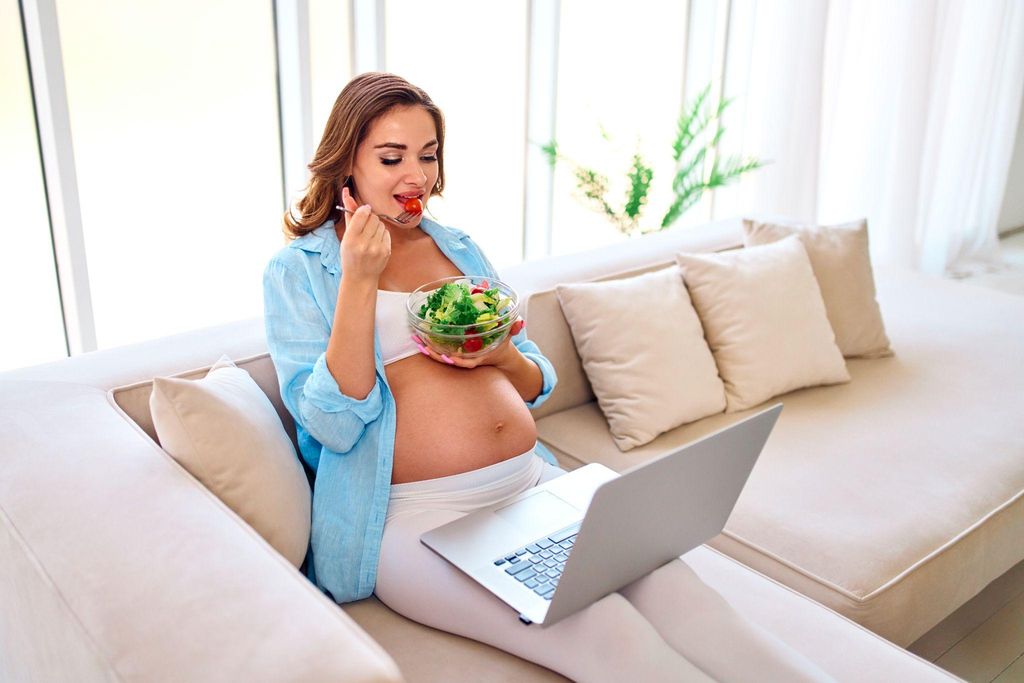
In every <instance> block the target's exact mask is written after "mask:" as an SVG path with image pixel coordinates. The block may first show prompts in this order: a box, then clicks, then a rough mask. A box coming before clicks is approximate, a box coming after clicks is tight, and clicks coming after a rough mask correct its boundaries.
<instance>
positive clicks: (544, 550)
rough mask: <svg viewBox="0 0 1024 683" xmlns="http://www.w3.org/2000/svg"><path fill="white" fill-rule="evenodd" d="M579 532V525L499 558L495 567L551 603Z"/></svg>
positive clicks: (495, 562)
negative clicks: (501, 568)
mask: <svg viewBox="0 0 1024 683" xmlns="http://www.w3.org/2000/svg"><path fill="white" fill-rule="evenodd" d="M579 530H580V525H579V523H577V524H573V525H572V526H570V527H568V528H566V529H562V530H561V531H559V532H558V533H555V534H551V535H550V536H545V537H543V538H540V539H538V540H536V541H534V542H533V543H530V544H527V545H524V546H523V547H522V548H519V549H517V550H515V551H513V552H510V553H508V554H507V555H504V556H503V557H499V558H498V559H496V560H495V561H494V566H496V567H505V573H506V574H508V575H509V576H511V577H512V578H514V579H515V580H516V581H519V582H520V583H521V584H523V585H524V586H526V587H527V588H529V589H530V590H532V591H533V592H534V593H536V594H537V595H539V596H541V597H542V598H544V599H545V600H550V599H551V596H552V595H554V594H555V587H557V586H558V581H559V580H560V579H561V578H562V570H563V569H565V561H566V560H568V559H569V553H570V552H571V551H572V547H573V545H575V543H576V534H577V533H579Z"/></svg>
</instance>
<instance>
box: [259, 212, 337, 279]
mask: <svg viewBox="0 0 1024 683" xmlns="http://www.w3.org/2000/svg"><path fill="white" fill-rule="evenodd" d="M337 263H338V236H337V233H335V232H334V222H333V221H327V222H326V223H324V224H323V225H321V226H320V227H318V228H316V229H315V230H313V231H312V232H308V233H306V234H305V235H302V236H301V237H296V238H295V239H293V240H291V241H290V242H289V243H288V244H286V245H285V246H283V247H281V248H280V249H279V250H278V251H277V252H276V253H275V254H274V255H273V256H271V257H270V262H269V263H268V264H267V270H268V271H269V270H273V269H280V268H285V269H288V270H292V271H299V272H303V271H304V272H307V273H308V272H309V271H310V266H317V265H325V266H327V265H329V264H337Z"/></svg>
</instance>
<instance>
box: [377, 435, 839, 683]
mask: <svg viewBox="0 0 1024 683" xmlns="http://www.w3.org/2000/svg"><path fill="white" fill-rule="evenodd" d="M561 474H564V472H563V470H561V469H559V468H557V467H553V466H551V465H549V464H547V463H545V462H544V461H543V460H542V459H541V458H540V457H538V456H536V455H535V454H534V453H533V451H532V450H531V451H530V452H528V453H524V454H522V455H520V456H517V457H515V458H512V459H510V460H506V461H504V462H501V463H498V464H496V465H492V466H490V467H485V468H482V469H479V470H474V471H472V472H466V473H464V474H458V475H454V476H450V477H442V478H439V479H430V480H427V481H421V482H412V483H408V484H397V485H394V486H392V498H391V503H390V505H389V506H388V516H387V521H386V522H385V526H384V538H383V541H382V546H381V555H380V565H379V568H378V571H377V587H376V591H375V592H376V594H377V597H378V598H380V600H381V602H383V603H384V604H385V605H387V606H388V607H390V608H391V609H393V610H394V611H396V612H398V613H399V614H402V615H404V616H405V617H407V618H409V619H412V620H413V621H417V622H419V623H421V624H425V625H427V626H431V627H433V628H437V629H441V630H443V631H448V632H450V633H455V634H458V635H461V636H465V637H467V638H471V639H473V640H477V641H480V642H483V643H487V644H489V645H492V646H494V647H497V648H499V649H501V650H504V651H506V652H509V653H512V654H514V655H517V656H519V657H522V658H523V659H527V660H529V661H532V662H535V663H537V664H540V665H541V666H545V667H547V668H549V669H552V670H554V671H557V672H558V673H560V674H562V675H563V676H566V677H568V678H570V679H572V680H575V681H624V680H626V681H628V680H637V681H707V680H718V681H748V680H757V681H786V682H787V683H788V682H790V681H793V682H795V681H823V680H831V679H830V678H829V677H828V676H827V675H826V674H825V673H824V672H822V671H821V670H820V669H818V667H817V666H815V665H814V664H813V663H812V662H810V661H809V660H807V659H805V658H804V657H803V656H802V655H801V654H799V653H798V652H796V651H794V650H792V649H791V648H790V647H789V646H787V645H786V644H785V643H783V642H782V641H780V640H778V639H777V638H775V637H774V636H772V635H771V634H770V633H768V632H767V631H765V630H763V629H762V628H761V627H760V626H758V625H756V624H754V623H752V622H750V621H748V620H747V619H745V618H744V617H743V616H741V615H739V614H738V613H736V612H735V611H734V610H733V609H732V607H731V606H730V605H729V604H728V603H727V602H726V601H725V600H724V599H723V598H722V597H721V596H720V595H719V594H718V593H716V592H715V591H714V590H712V589H711V588H710V587H708V586H707V585H706V584H705V583H704V582H702V581H701V580H700V578H698V577H697V575H696V574H695V573H694V572H693V571H692V570H691V569H690V568H689V567H688V566H687V565H686V564H685V563H683V562H681V561H679V560H674V561H672V562H670V563H668V564H667V565H665V566H663V567H661V568H660V569H657V570H655V571H653V572H651V573H650V574H648V575H647V576H645V577H643V578H641V579H638V580H637V581H635V582H633V583H632V584H630V585H628V586H626V587H625V588H623V589H622V590H620V591H619V592H617V593H612V594H611V595H608V596H606V597H604V598H602V599H601V600H598V601H597V602H595V603H594V604H593V605H591V606H590V607H587V608H586V609H583V610H581V611H580V612H577V613H576V614H574V615H572V616H570V617H567V618H565V619H563V620H562V621H559V622H557V623H556V624H553V625H552V626H549V627H541V626H538V625H531V626H526V625H524V624H523V623H522V622H520V621H519V618H518V615H517V613H516V611H515V610H513V609H512V608H510V607H509V606H508V605H506V604H505V603H503V602H502V601H500V600H499V599H498V598H496V597H495V596H494V595H493V594H491V593H490V592H488V591H487V590H486V589H485V588H483V587H482V586H480V585H479V584H478V583H476V582H475V581H473V580H472V579H470V578H469V577H467V576H466V575H465V574H463V573H462V572H460V571H459V570H458V569H456V568H455V567H454V566H452V565H451V564H449V563H448V562H447V561H445V560H444V559H442V558H441V557H440V556H438V555H437V554H436V553H434V552H433V551H431V550H430V549H429V548H427V547H426V546H424V545H423V544H422V543H420V540H419V539H420V535H421V534H422V533H424V532H425V531H428V530H430V529H433V528H435V527H438V526H440V525H442V524H445V523H447V522H449V521H451V520H453V519H457V518H459V517H461V516H463V515H465V514H466V513H468V512H471V511H472V510H475V509H478V508H481V507H485V506H487V505H491V504H494V503H498V502H500V501H502V500H506V499H508V498H511V497H512V496H515V495H517V494H519V493H522V492H523V491H525V490H527V489H529V488H532V487H533V486H536V485H537V484H539V483H543V482H545V481H548V480H549V479H553V478H554V477H557V476H559V475H561Z"/></svg>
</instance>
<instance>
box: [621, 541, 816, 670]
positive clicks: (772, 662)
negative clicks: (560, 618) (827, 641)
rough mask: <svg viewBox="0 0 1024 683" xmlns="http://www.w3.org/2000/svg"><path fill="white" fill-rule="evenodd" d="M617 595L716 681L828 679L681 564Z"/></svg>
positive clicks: (669, 566) (665, 568)
mask: <svg viewBox="0 0 1024 683" xmlns="http://www.w3.org/2000/svg"><path fill="white" fill-rule="evenodd" d="M619 592H620V593H621V594H622V595H623V596H624V597H625V598H626V599H627V600H628V601H629V602H630V604H632V605H633V606H634V607H635V608H636V609H637V610H638V611H639V612H640V613H641V614H643V616H644V617H645V618H646V619H647V620H648V621H649V622H650V623H651V624H652V625H653V626H654V628H655V629H657V631H658V632H659V633H660V634H661V635H662V637H663V638H664V639H665V640H666V641H667V642H668V643H669V644H670V645H671V646H672V647H673V648H675V649H676V650H677V651H678V652H679V653H680V654H682V655H683V656H684V657H686V658H687V659H688V660H690V661H691V662H693V663H694V664H696V665H697V666H699V667H700V668H701V669H703V670H704V671H706V672H707V673H708V674H710V675H711V676H712V677H713V678H715V679H716V680H723V681H734V680H735V681H742V680H754V679H755V677H756V680H758V681H785V682H786V683H789V682H790V681H792V682H794V683H795V682H797V681H829V680H832V679H831V678H830V677H829V676H828V675H827V674H826V673H825V672H824V671H822V670H821V669H819V668H818V667H817V666H816V665H815V664H814V663H813V662H811V661H810V660H808V659H807V658H806V657H804V656H803V655H802V654H800V653H799V652H797V651H796V650H793V649H792V648H791V647H790V646H789V645H787V644H786V643H784V642H783V641H782V640H780V639H778V638H776V637H775V636H773V635H772V634H771V633H769V632H768V631H766V630H764V629H763V628H762V627H760V626H759V625H757V624H755V623H753V622H751V621H750V620H748V619H746V618H745V617H744V616H743V615H741V614H740V613H738V612H737V611H736V610H735V609H733V607H732V606H731V605H730V604H729V603H728V602H727V601H726V600H725V599H724V598H723V597H722V596H721V595H720V594H719V593H718V592H716V591H715V590H714V589H713V588H711V587H710V586H708V585H707V584H706V583H704V582H703V581H702V580H701V579H700V577H699V576H697V574H696V573H695V572H694V571H693V570H692V569H690V567H689V566H688V565H687V564H686V563H684V562H682V561H681V560H673V561H672V562H669V563H668V564H666V565H665V566H663V567H661V568H659V569H656V570H654V571H653V572H651V573H650V574H648V575H647V576H645V577H643V578H642V579H637V580H636V581H634V582H633V583H631V584H630V585H628V586H626V587H625V588H623V589H622V590H621V591H619Z"/></svg>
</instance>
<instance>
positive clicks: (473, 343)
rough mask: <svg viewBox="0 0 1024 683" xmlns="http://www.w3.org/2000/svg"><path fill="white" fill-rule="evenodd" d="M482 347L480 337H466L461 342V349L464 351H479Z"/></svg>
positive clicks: (482, 343)
mask: <svg viewBox="0 0 1024 683" xmlns="http://www.w3.org/2000/svg"><path fill="white" fill-rule="evenodd" d="M483 347H484V342H483V340H482V339H480V337H473V338H472V339H467V340H466V341H464V342H463V343H462V350H463V351H465V352H466V353H474V352H476V351H479V350H480V349H482V348H483Z"/></svg>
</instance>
